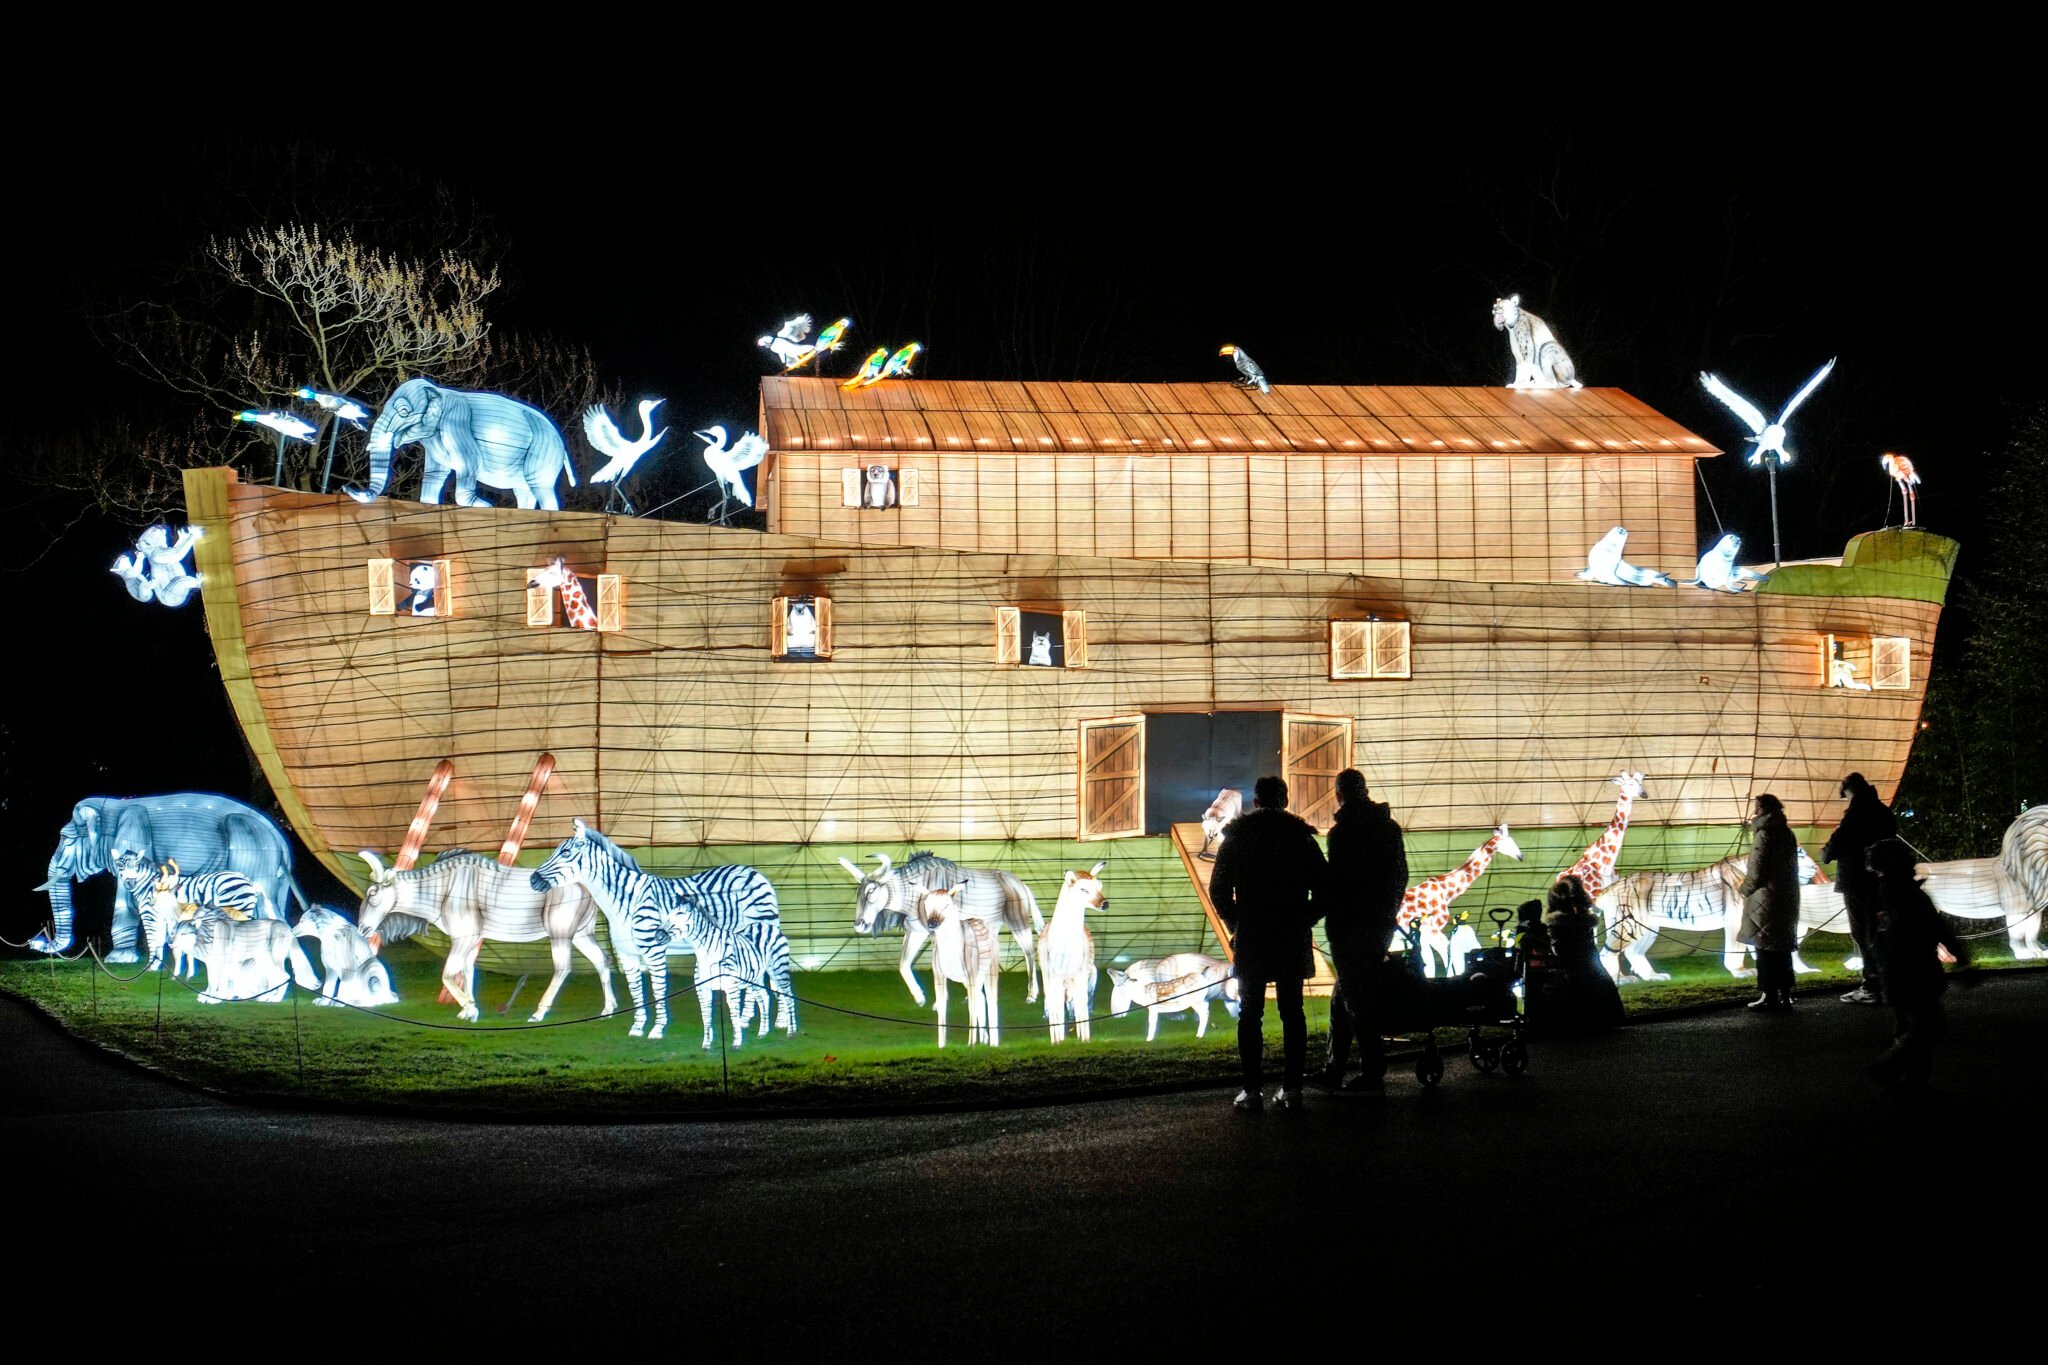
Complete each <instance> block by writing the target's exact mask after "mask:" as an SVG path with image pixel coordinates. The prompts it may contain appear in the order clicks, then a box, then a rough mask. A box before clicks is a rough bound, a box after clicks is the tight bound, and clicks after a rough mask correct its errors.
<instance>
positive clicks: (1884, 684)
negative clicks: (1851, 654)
mask: <svg viewBox="0 0 2048 1365" xmlns="http://www.w3.org/2000/svg"><path fill="white" fill-rule="evenodd" d="M1870 685H1871V686H1872V687H1873V688H1876V689H1878V690H1880V691H1898V690H1901V689H1904V688H1908V687H1911V686H1912V685H1913V642H1912V641H1911V640H1908V639H1904V638H1899V637H1891V638H1887V637H1883V636H1880V637H1878V638H1876V639H1873V640H1872V641H1871V642H1870Z"/></svg>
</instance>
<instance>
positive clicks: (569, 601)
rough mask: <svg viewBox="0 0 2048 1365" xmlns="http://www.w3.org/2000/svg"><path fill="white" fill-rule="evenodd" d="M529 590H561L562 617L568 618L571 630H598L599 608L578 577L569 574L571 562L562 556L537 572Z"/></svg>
mask: <svg viewBox="0 0 2048 1365" xmlns="http://www.w3.org/2000/svg"><path fill="white" fill-rule="evenodd" d="M526 586H527V587H529V588H550V589H552V588H560V589H561V590H562V615H563V616H564V617H566V618H567V620H568V623H569V629H571V630H596V629H597V608H596V607H593V606H591V605H590V595H589V594H588V593H586V592H584V591H583V584H582V583H580V582H579V581H577V578H576V575H575V574H573V573H570V572H569V561H568V560H566V559H564V558H562V557H561V556H560V555H557V556H555V559H554V562H553V563H551V564H549V565H548V566H547V567H546V568H544V569H540V570H537V571H536V572H535V574H534V576H533V577H532V578H530V579H528V580H527V583H526Z"/></svg>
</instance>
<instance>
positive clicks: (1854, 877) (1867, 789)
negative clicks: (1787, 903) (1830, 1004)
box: [1820, 773, 1899, 1005]
mask: <svg viewBox="0 0 2048 1365" xmlns="http://www.w3.org/2000/svg"><path fill="white" fill-rule="evenodd" d="M1842 795H1844V796H1846V797H1848V798H1849V809H1848V810H1846V811H1844V812H1842V823H1841V824H1839V825H1837V826H1835V832H1834V833H1833V834H1832V835H1830V836H1829V837H1828V841H1827V844H1826V846H1825V847H1823V848H1822V849H1821V851H1820V860H1821V861H1822V862H1824V863H1833V864H1834V865H1835V886H1836V888H1837V889H1838V890H1840V891H1841V893H1842V908H1843V909H1845V910H1847V911H1848V912H1849V932H1850V933H1851V934H1853V935H1855V937H1856V951H1857V952H1859V953H1861V954H1863V984H1862V985H1860V986H1858V987H1857V988H1856V989H1855V990H1853V991H1850V992H1849V993H1848V994H1847V995H1845V996H1843V997H1842V999H1843V1000H1844V1001H1846V1002H1847V1003H1849V1004H1851V1005H1881V1004H1883V1003H1884V963H1883V961H1882V959H1883V955H1884V944H1883V942H1882V941H1881V940H1880V938H1879V936H1878V932H1877V874H1876V873H1874V872H1872V871H1871V870H1870V869H1869V867H1867V866H1866V865H1865V863H1864V859H1865V857H1866V855H1867V854H1868V853H1869V851H1870V848H1871V845H1873V844H1878V843H1882V842H1884V841H1885V840H1886V839H1889V838H1892V837H1893V836H1894V835H1896V834H1897V833H1898V832H1899V822H1898V820H1897V819H1896V818H1894V817H1893V815H1892V812H1891V807H1889V806H1887V805H1885V803H1884V800H1883V798H1882V797H1880V796H1879V795H1878V794H1877V788H1875V787H1873V786H1871V785H1870V783H1869V782H1867V781H1865V780H1864V777H1863V774H1862V773H1850V774H1849V775H1848V776H1847V777H1845V778H1843V779H1842Z"/></svg>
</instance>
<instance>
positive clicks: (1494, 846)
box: [1391, 825, 1522, 976]
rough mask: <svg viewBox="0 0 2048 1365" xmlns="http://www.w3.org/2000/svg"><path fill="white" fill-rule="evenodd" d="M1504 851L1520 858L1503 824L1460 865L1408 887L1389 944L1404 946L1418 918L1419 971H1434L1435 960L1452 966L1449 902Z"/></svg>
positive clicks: (1431, 972) (1393, 946)
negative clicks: (1420, 930) (1420, 967)
mask: <svg viewBox="0 0 2048 1365" xmlns="http://www.w3.org/2000/svg"><path fill="white" fill-rule="evenodd" d="M1500 853H1505V854H1507V855H1508V856H1509V857H1510V858H1513V859H1514V860H1515V861H1516V862H1520V861H1521V860H1522V849H1521V845H1519V844H1517V843H1516V842H1515V840H1514V836H1512V835H1510V834H1509V833H1508V827H1507V826H1506V825H1500V826H1497V827H1496V828H1495V829H1494V831H1493V833H1492V835H1491V836H1489V837H1488V839H1487V841H1486V842H1485V843H1483V844H1481V845H1480V846H1479V847H1478V848H1476V849H1474V850H1472V856H1471V857H1469V858H1467V859H1466V860H1465V861H1464V862H1463V863H1462V864H1460V865H1459V866H1457V867H1455V868H1452V869H1451V870H1450V871H1449V872H1446V873H1444V874H1443V875H1442V876H1438V877H1426V878H1424V879H1423V880H1421V881H1419V882H1417V883H1416V884H1415V885H1413V886H1411V887H1409V888H1408V891H1407V894H1405V895H1403V896H1402V897H1401V913H1400V914H1399V915H1397V916H1396V917H1395V919H1394V927H1395V929H1396V931H1397V932H1396V935H1395V938H1394V942H1393V943H1392V945H1391V947H1392V948H1393V949H1394V950H1396V951H1398V950H1399V949H1401V948H1403V947H1405V946H1406V944H1405V940H1404V936H1405V935H1406V934H1407V932H1408V930H1409V929H1410V928H1411V927H1412V926H1413V925H1414V924H1415V923H1416V921H1418V920H1420V921H1421V923H1422V950H1423V951H1422V973H1423V975H1424V976H1435V975H1436V965H1435V964H1436V963H1437V962H1441V963H1443V964H1444V970H1445V971H1446V972H1449V971H1450V969H1451V940H1450V937H1449V935H1447V934H1446V933H1445V932H1444V931H1445V930H1446V929H1447V928H1449V926H1450V923H1451V902H1452V901H1454V900H1456V899H1457V898H1458V897H1460V896H1462V895H1464V894H1465V892H1466V891H1467V890H1469V889H1470V888H1471V886H1472V883H1474V882H1476V881H1478V880H1479V874H1480V873H1482V872H1484V871H1486V868H1487V865H1488V864H1489V863H1491V862H1492V861H1493V859H1494V856H1495V855H1496V854H1500Z"/></svg>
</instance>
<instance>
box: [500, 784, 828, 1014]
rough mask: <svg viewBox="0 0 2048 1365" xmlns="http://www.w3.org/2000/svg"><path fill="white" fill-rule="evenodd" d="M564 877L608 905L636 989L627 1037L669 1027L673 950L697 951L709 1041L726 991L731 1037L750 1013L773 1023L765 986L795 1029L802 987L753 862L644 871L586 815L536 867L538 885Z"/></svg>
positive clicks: (616, 946) (770, 891) (615, 944)
mask: <svg viewBox="0 0 2048 1365" xmlns="http://www.w3.org/2000/svg"><path fill="white" fill-rule="evenodd" d="M563 882H576V883H580V884H581V885H582V886H584V887H585V888H586V889H587V890H588V891H589V892H590V895H591V898H592V899H593V900H595V901H596V902H597V904H598V908H599V909H601V910H602V911H603V912H604V916H605V922H606V924H607V925H608V926H609V927H610V929H611V935H612V951H613V953H614V954H615V955H616V956H617V957H618V959H619V966H620V968H621V969H622V970H623V971H624V973H625V976H626V988H627V989H628V990H629V991H631V992H632V995H633V1027H632V1029H631V1031H630V1032H629V1033H628V1034H627V1036H628V1037H630V1038H638V1037H641V1036H643V1035H644V1036H646V1037H647V1038H649V1039H655V1038H660V1037H661V1036H662V1034H663V1033H664V1032H665V1031H666V1029H667V1027H668V954H669V952H670V951H671V950H681V949H683V948H685V947H688V948H689V949H690V950H691V951H693V952H695V954H696V957H697V968H696V973H695V978H696V979H695V986H696V990H697V1005H698V1008H699V1010H700V1011H701V1012H702V1014H703V1018H704V1046H705V1047H706V1048H707V1049H708V1048H710V1047H711V1046H712V1045H713V1044H714V1043H715V1041H716V1033H715V1031H714V1018H715V1010H714V999H715V997H716V996H717V994H718V992H720V991H724V992H725V998H726V1009H727V1010H728V1012H729V1013H730V1014H731V1017H732V1025H733V1029H732V1032H733V1042H734V1046H738V1045H739V1044H740V1043H741V1042H743V1041H744V1037H745V1028H746V1025H747V1023H748V1021H749V1020H750V1019H754V1020H756V1021H757V1022H758V1027H757V1028H756V1036H757V1037H758V1036H760V1035H761V1034H763V1033H765V1032H766V1031H767V1030H768V1028H769V1026H770V1022H769V1001H768V993H769V990H770V989H772V990H773V992H774V994H775V995H776V996H778V997H779V998H780V999H781V1001H782V1011H781V1015H782V1028H783V1031H784V1032H785V1033H795V1032H796V996H795V995H794V993H792V991H791V989H790V952H789V940H788V939H787V938H786V937H784V935H783V932H782V914H781V911H780V909H779V908H778V907H777V904H776V900H775V888H774V886H772V885H771V884H770V883H769V881H768V879H767V878H766V877H764V876H762V875H761V874H760V873H759V872H757V871H755V870H754V869H753V868H751V867H714V868H712V869H710V870H709V871H705V872H698V873H694V874H692V875H690V876H687V877H658V876H655V875H654V874H653V873H651V872H647V871H644V870H643V869H642V868H641V866H640V864H639V862H638V861H637V860H636V859H635V858H634V857H633V855H632V854H630V853H628V852H626V850H625V849H623V848H620V847H619V846H618V845H617V844H615V843H613V842H612V841H611V840H610V839H607V838H606V837H605V836H604V835H602V834H600V833H599V832H598V831H596V830H594V829H591V828H590V827H589V826H588V825H586V824H584V823H583V822H582V821H581V820H578V821H577V822H576V833H575V834H573V835H571V836H570V837H569V838H567V839H565V840H563V841H562V843H561V845H560V846H559V847H558V848H556V849H555V851H554V852H553V853H552V854H550V855H548V859H547V861H546V862H544V863H542V864H541V865H540V867H539V868H537V869H535V871H534V874H533V885H534V889H535V890H546V889H548V888H550V887H553V886H556V885H559V884H561V883H563ZM643 976H644V977H651V978H652V979H653V995H654V1001H653V1003H654V1027H653V1029H652V1030H651V1031H650V1030H649V1029H648V1026H647V1004H648V1001H647V992H646V989H645V987H644V985H643V981H642V978H643Z"/></svg>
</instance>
